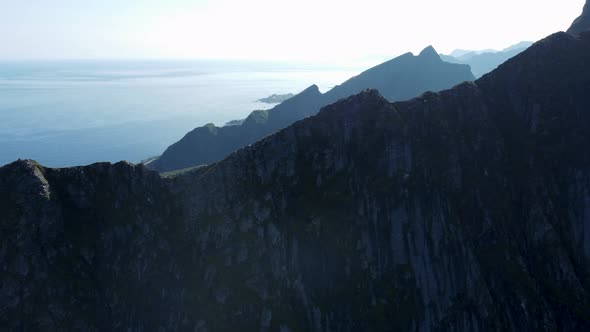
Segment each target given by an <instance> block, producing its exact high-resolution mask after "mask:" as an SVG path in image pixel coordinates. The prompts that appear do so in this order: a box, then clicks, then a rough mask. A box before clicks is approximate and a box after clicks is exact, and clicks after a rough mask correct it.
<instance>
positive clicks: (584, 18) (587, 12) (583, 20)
mask: <svg viewBox="0 0 590 332" xmlns="http://www.w3.org/2000/svg"><path fill="white" fill-rule="evenodd" d="M587 30H590V1H589V0H586V4H585V5H584V9H583V10H582V15H580V17H578V18H577V19H576V20H575V21H574V23H572V25H571V26H570V28H569V29H568V30H567V33H569V34H572V35H577V34H579V33H580V32H582V31H587Z"/></svg>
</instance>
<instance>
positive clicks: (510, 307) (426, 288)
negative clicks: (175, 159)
mask: <svg viewBox="0 0 590 332" xmlns="http://www.w3.org/2000/svg"><path fill="white" fill-rule="evenodd" d="M589 58H590V33H581V34H579V35H578V36H572V35H570V34H566V33H558V34H555V35H552V36H550V37H548V38H546V39H544V40H542V41H540V42H538V43H536V44H535V45H533V46H532V47H530V48H529V49H528V50H526V51H525V52H523V53H521V54H519V55H517V56H516V57H514V58H513V59H511V60H509V61H507V62H506V63H504V64H502V65H500V66H499V68H498V69H496V70H495V71H493V72H491V73H489V74H488V75H485V76H484V77H483V78H481V79H480V80H477V81H475V82H467V83H463V84H461V85H458V86H456V87H454V88H453V89H450V90H445V91H442V92H439V93H432V92H428V93H425V94H423V95H421V96H420V97H418V98H414V99H412V100H409V101H404V102H396V103H389V102H388V101H387V100H386V99H385V98H383V97H382V96H381V95H380V94H379V93H378V92H376V91H374V90H366V91H364V92H362V93H360V94H357V95H354V96H352V97H349V98H346V99H342V100H340V101H339V102H337V103H335V104H332V105H329V106H327V107H324V108H323V109H322V110H321V111H320V112H319V114H317V115H316V116H313V117H310V118H307V119H304V120H301V121H298V122H296V123H295V124H293V125H291V126H289V127H287V128H285V129H283V130H280V131H278V132H277V133H275V134H273V135H271V136H269V137H266V138H265V139H263V140H261V141H259V142H257V143H256V144H253V145H251V146H248V147H245V148H243V149H240V150H238V151H237V152H235V153H232V154H231V155H230V156H229V157H227V158H226V159H224V160H223V161H221V162H218V163H214V164H211V165H208V166H204V167H201V168H197V169H194V170H192V171H188V172H185V173H181V174H178V175H176V176H175V177H171V178H161V177H159V176H158V174H157V173H156V172H152V171H148V170H146V169H145V168H144V167H142V166H141V165H140V166H134V165H130V164H127V163H118V164H115V165H111V164H107V163H103V164H95V165H90V166H87V167H77V168H66V169H51V168H45V167H42V166H40V165H38V164H37V163H35V162H33V161H17V162H15V163H12V164H10V165H7V166H4V167H2V168H0V211H2V213H1V214H0V225H1V226H2V227H0V262H2V266H1V269H2V273H1V274H0V299H2V301H1V302H0V309H1V310H0V326H2V329H3V330H9V331H12V330H19V331H31V330H46V331H55V330H66V331H67V330H84V331H99V330H100V331H111V330H115V331H119V330H120V331H130V330H131V331H140V330H175V331H195V330H196V331H410V330H411V331H482V330H485V331H509V330H512V331H588V330H590V311H589V310H588V308H590V149H588V148H587V147H588V146H590V98H588V91H590V61H587V60H588V59H589ZM398 61H399V60H398ZM306 93H308V94H310V95H311V96H317V95H318V93H317V89H310V90H309V91H307V92H306ZM294 102H297V101H294ZM300 102H301V103H302V104H303V101H300ZM266 116H268V118H266V119H267V121H268V120H269V119H270V112H269V114H266V115H265V114H264V113H261V114H259V115H258V116H255V117H254V118H253V119H250V120H251V121H250V123H251V125H252V126H256V125H257V123H260V122H264V119H265V117H266ZM203 130H210V131H211V132H215V130H216V129H215V128H211V129H203Z"/></svg>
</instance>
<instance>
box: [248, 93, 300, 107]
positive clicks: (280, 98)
mask: <svg viewBox="0 0 590 332" xmlns="http://www.w3.org/2000/svg"><path fill="white" fill-rule="evenodd" d="M293 96H294V94H292V93H287V94H284V95H277V94H273V95H272V96H268V97H266V98H262V99H258V100H257V101H259V102H261V103H267V104H279V103H282V102H284V101H285V100H287V99H290V98H291V97H293Z"/></svg>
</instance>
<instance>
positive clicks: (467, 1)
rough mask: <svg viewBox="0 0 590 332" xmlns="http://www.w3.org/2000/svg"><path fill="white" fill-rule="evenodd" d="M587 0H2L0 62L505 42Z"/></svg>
mask: <svg viewBox="0 0 590 332" xmlns="http://www.w3.org/2000/svg"><path fill="white" fill-rule="evenodd" d="M584 2H585V1H584V0H560V1H557V0H555V1H547V0H494V1H490V0H446V1H440V0H411V1H398V0H363V1H346V0H338V1H336V0H215V1H209V0H85V1H81V0H0V31H1V33H0V60H32V59H50V60H57V59H213V58H214V59H256V60H274V61H318V62H326V63H329V62H333V63H341V62H346V61H354V60H361V59H367V58H371V57H380V56H394V55H400V54H403V53H406V52H414V53H417V52H419V51H420V50H421V49H423V48H424V47H426V46H428V45H433V46H434V47H435V48H436V49H437V51H439V52H440V53H450V52H451V51H452V50H454V49H456V48H461V49H471V50H479V49H488V48H491V49H503V48H505V47H507V46H510V45H512V44H515V43H517V42H519V41H524V40H527V41H536V40H539V39H541V38H543V37H545V36H547V35H549V34H551V33H553V32H557V31H563V30H566V29H567V28H568V27H569V25H570V23H571V22H572V21H573V20H574V19H575V18H576V17H577V16H578V15H579V14H580V13H581V11H582V7H583V4H584Z"/></svg>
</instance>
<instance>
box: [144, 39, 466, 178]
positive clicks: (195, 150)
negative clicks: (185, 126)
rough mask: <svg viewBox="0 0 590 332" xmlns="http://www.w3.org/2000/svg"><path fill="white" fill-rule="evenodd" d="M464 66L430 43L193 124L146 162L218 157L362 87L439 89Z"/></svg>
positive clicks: (185, 162) (184, 163)
mask: <svg viewBox="0 0 590 332" xmlns="http://www.w3.org/2000/svg"><path fill="white" fill-rule="evenodd" d="M473 79H474V77H473V75H471V73H470V72H469V68H468V67H467V66H464V65H457V64H450V63H446V62H443V61H442V60H441V59H440V57H439V56H438V54H437V53H436V51H435V50H434V48H432V47H431V46H429V47H427V48H426V49H425V50H424V51H422V52H421V53H420V54H419V55H418V56H414V55H412V54H411V53H407V54H404V55H402V56H400V57H397V58H395V59H392V60H389V61H387V62H385V63H382V64H380V65H378V66H376V67H373V68H371V69H369V70H367V71H365V72H363V73H361V74H360V75H358V76H355V77H353V78H351V79H349V80H348V81H346V82H344V83H342V84H341V85H339V86H336V87H334V88H333V89H331V90H330V91H328V92H326V93H325V94H322V93H320V91H319V89H318V87H317V86H315V85H313V86H311V87H309V88H307V89H306V90H305V91H303V92H301V93H299V94H298V95H296V96H294V97H292V98H290V99H288V100H286V101H285V102H283V103H281V104H279V105H277V106H275V107H274V108H273V109H271V110H268V111H255V112H253V113H252V114H251V115H250V116H249V117H248V119H246V121H245V122H244V123H243V124H242V125H235V126H230V127H221V128H218V127H215V126H214V125H213V124H208V125H206V126H204V127H200V128H196V129H194V130H193V131H191V132H189V133H188V134H186V135H185V136H184V137H183V138H182V139H181V140H180V141H178V142H176V143H174V144H173V145H171V146H170V147H168V149H166V151H164V153H163V154H162V156H161V157H160V158H158V159H156V160H155V161H153V162H151V163H150V164H149V165H148V167H149V168H151V169H154V170H157V171H160V172H165V171H170V170H176V169H181V168H186V167H191V166H195V165H202V164H209V163H211V162H215V161H219V160H221V159H222V158H224V157H226V156H227V155H228V154H230V153H231V152H233V151H236V150H237V149H239V148H242V147H244V146H246V145H248V144H251V143H254V142H256V141H257V140H259V139H261V138H263V137H264V136H266V135H269V134H271V133H273V132H275V131H277V130H279V129H282V128H284V127H286V126H288V125H290V124H291V123H293V122H295V121H297V120H301V119H303V118H305V117H308V116H311V115H314V114H316V113H317V112H318V111H319V109H320V108H321V107H322V106H325V105H327V104H330V103H333V102H335V101H337V100H338V99H340V98H344V97H348V96H350V95H352V94H355V93H358V92H360V91H362V90H363V89H366V88H375V89H379V91H381V93H382V94H383V96H384V97H385V98H387V99H388V100H390V101H395V100H404V99H408V98H412V97H415V96H417V95H418V94H420V93H423V92H425V91H429V90H430V91H440V90H442V89H447V88H450V87H452V86H453V85H456V84H458V83H460V82H463V81H467V80H473Z"/></svg>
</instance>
